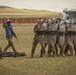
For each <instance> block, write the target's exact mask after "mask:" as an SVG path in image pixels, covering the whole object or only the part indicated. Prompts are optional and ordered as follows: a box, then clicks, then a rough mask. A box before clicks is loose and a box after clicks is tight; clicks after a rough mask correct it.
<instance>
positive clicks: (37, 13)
mask: <svg viewBox="0 0 76 75" xmlns="http://www.w3.org/2000/svg"><path fill="white" fill-rule="evenodd" d="M59 13H60V12H55V11H47V10H31V9H17V8H12V7H7V6H0V18H19V17H20V18H25V17H26V18H27V17H29V18H30V17H31V18H38V17H43V18H49V17H59Z"/></svg>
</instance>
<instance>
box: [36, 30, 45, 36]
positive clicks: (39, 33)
mask: <svg viewBox="0 0 76 75" xmlns="http://www.w3.org/2000/svg"><path fill="white" fill-rule="evenodd" d="M45 33H46V31H37V32H36V34H37V35H44V34H45Z"/></svg>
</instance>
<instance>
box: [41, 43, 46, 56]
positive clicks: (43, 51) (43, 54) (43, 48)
mask: <svg viewBox="0 0 76 75" xmlns="http://www.w3.org/2000/svg"><path fill="white" fill-rule="evenodd" d="M40 44H41V47H42V57H46V55H45V44H44V43H40Z"/></svg>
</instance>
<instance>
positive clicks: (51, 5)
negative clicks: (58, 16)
mask: <svg viewBox="0 0 76 75" xmlns="http://www.w3.org/2000/svg"><path fill="white" fill-rule="evenodd" d="M0 6H10V7H15V8H20V9H36V10H49V11H57V12H62V11H63V9H65V8H68V9H75V8H76V0H0Z"/></svg>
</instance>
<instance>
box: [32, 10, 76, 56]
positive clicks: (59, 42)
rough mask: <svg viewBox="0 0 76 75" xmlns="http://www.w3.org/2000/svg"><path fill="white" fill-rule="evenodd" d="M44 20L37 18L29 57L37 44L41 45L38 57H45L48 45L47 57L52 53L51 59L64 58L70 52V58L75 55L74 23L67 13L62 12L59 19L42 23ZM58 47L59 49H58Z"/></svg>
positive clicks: (75, 30)
mask: <svg viewBox="0 0 76 75" xmlns="http://www.w3.org/2000/svg"><path fill="white" fill-rule="evenodd" d="M44 21H45V20H44V19H42V18H39V19H38V24H37V25H35V27H34V30H33V31H34V33H35V36H34V40H33V47H32V51H31V57H34V52H35V49H36V46H37V44H38V43H40V45H41V52H40V57H46V50H45V48H46V46H47V45H48V52H47V53H48V56H50V55H51V52H53V57H55V56H57V55H58V50H59V49H60V55H61V56H63V57H64V56H66V55H67V54H68V50H70V53H71V56H74V55H76V21H75V20H74V19H72V18H70V17H69V16H68V14H67V11H65V10H63V13H62V14H61V15H60V19H59V20H56V19H55V18H53V17H52V18H49V19H47V21H46V24H45V23H44ZM58 47H59V49H58Z"/></svg>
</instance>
